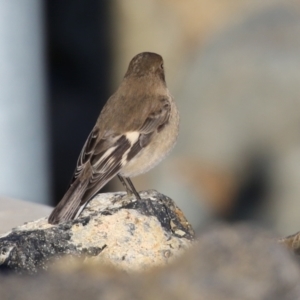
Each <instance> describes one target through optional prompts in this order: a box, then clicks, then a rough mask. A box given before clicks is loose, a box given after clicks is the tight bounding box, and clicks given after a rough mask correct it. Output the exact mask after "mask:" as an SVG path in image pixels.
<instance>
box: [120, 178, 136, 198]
mask: <svg viewBox="0 0 300 300" xmlns="http://www.w3.org/2000/svg"><path fill="white" fill-rule="evenodd" d="M118 178H119V180H120V181H121V183H122V185H123V186H124V188H125V190H126V192H127V194H128V195H132V194H133V192H132V190H131V189H130V188H129V187H128V185H127V183H126V181H125V178H123V177H122V176H121V175H119V174H118Z"/></svg>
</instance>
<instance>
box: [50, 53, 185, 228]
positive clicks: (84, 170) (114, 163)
mask: <svg viewBox="0 0 300 300" xmlns="http://www.w3.org/2000/svg"><path fill="white" fill-rule="evenodd" d="M178 131H179V112H178V109H177V107H176V104H175V101H174V98H173V96H172V95H171V94H170V91H169V89H168V88H167V85H166V80H165V72H164V61H163V58H162V56H161V55H159V54H156V53H152V52H142V53H139V54H137V55H136V56H134V57H133V58H132V60H131V61H130V63H129V66H128V69H127V71H126V73H125V76H124V78H123V79H122V81H121V83H120V85H119V87H118V89H117V90H116V92H115V93H114V94H112V96H111V97H110V98H109V99H108V100H107V102H106V104H105V105H104V107H103V108H102V110H101V112H100V115H99V117H98V119H97V121H96V124H95V126H94V128H93V129H92V131H91V133H90V134H89V136H88V138H87V140H86V142H85V144H84V146H83V148H82V150H81V153H80V155H79V158H78V160H77V165H76V168H75V171H74V174H73V177H72V180H71V183H70V185H69V188H68V190H67V191H66V193H65V195H64V196H63V198H62V199H61V201H60V202H59V203H58V205H57V206H56V207H55V208H54V210H53V211H52V213H51V214H50V216H49V218H48V222H49V223H50V224H59V223H62V222H67V221H70V220H73V219H76V218H77V217H78V216H79V215H80V213H81V212H82V210H83V209H84V208H85V206H86V205H87V203H88V202H89V201H90V200H91V199H92V198H93V197H94V196H95V195H96V194H97V193H98V192H99V190H100V189H101V188H102V187H103V186H104V185H105V184H106V183H107V182H109V181H110V180H111V179H112V178H113V177H115V176H118V178H119V180H120V181H121V183H122V184H123V185H124V187H125V189H126V191H127V194H128V195H130V196H131V195H132V194H134V195H135V197H136V199H137V200H138V201H139V200H141V198H140V196H139V193H138V192H137V191H136V189H135V187H134V185H133V183H132V182H131V179H130V178H132V177H135V176H137V175H140V174H143V173H145V172H147V171H149V170H150V169H152V168H153V167H155V166H156V165H157V164H158V163H159V162H160V161H161V160H162V159H164V158H165V156H166V155H167V154H168V153H169V152H170V151H171V150H172V148H173V147H174V145H175V143H176V140H177V136H178Z"/></svg>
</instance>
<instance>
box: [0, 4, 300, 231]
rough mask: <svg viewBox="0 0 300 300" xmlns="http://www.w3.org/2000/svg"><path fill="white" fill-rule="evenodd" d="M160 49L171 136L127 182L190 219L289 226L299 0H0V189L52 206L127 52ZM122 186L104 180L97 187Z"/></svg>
mask: <svg viewBox="0 0 300 300" xmlns="http://www.w3.org/2000/svg"><path fill="white" fill-rule="evenodd" d="M142 51H151V52H157V53H159V54H161V55H162V56H163V57H164V60H165V68H166V79H167V84H168V87H169V89H170V91H171V93H172V94H173V95H174V97H175V100H176V102H177V104H178V106H179V109H180V112H181V127H180V135H179V140H178V143H177V145H176V147H175V149H174V151H173V152H172V154H171V155H170V156H169V157H168V158H167V159H166V160H165V161H163V162H162V163H161V164H160V165H159V166H158V167H156V168H155V169H153V170H152V171H150V172H149V173H147V174H145V175H142V176H139V177H137V178H134V179H133V182H134V183H135V185H136V187H137V189H138V190H142V189H149V188H155V189H157V190H158V191H160V192H162V193H164V194H166V195H168V196H170V197H171V198H173V199H174V200H175V201H176V203H177V204H178V206H179V207H180V208H181V209H182V210H183V211H184V213H185V214H186V216H187V218H188V220H189V221H190V222H191V223H192V225H193V227H194V228H195V229H196V230H197V229H201V228H202V227H203V226H206V225H207V224H209V223H210V222H211V221H212V220H216V219H217V220H218V219H219V220H225V221H228V222H236V221H241V220H247V221H253V222H255V223H259V224H261V225H263V226H267V227H269V228H271V229H273V230H275V231H277V232H278V233H279V234H291V233H294V232H296V231H299V230H300V109H299V108H300V5H299V4H298V2H297V1H291V0H282V1H280V0H265V1H258V0H251V1H238V0H211V1H205V0H186V1H181V0H172V1H171V0H140V1H134V0H126V1H121V0H110V1H108V0H106V1H105V0H101V1H100V0H65V1H59V0H44V1H42V0H12V1H5V0H0V140H1V144H0V166H1V169H0V170H1V172H0V196H2V197H13V198H18V199H23V200H27V201H31V202H36V203H44V204H48V205H55V204H56V203H57V202H58V201H59V200H60V199H61V198H62V196H63V194H64V192H65V191H66V189H67V187H68V184H69V181H70V179H71V176H72V173H73V171H74V168H75V165H76V161H77V157H78V155H79V153H80V150H81V148H82V146H83V144H84V142H85V139H86V138H87V136H88V134H89V132H90V130H91V129H92V127H93V125H94V123H95V121H96V118H97V116H98V114H99V111H100V110H101V108H102V106H103V105H104V104H105V102H106V100H107V99H108V97H109V96H110V95H111V94H112V93H113V92H114V91H115V90H116V88H117V87H118V85H119V83H120V81H121V80H122V77H123V75H124V74H125V71H126V69H127V66H128V63H129V61H130V59H131V58H132V57H133V56H134V55H136V54H137V53H139V52H142ZM115 190H123V188H122V187H121V185H120V184H119V183H118V182H117V181H116V180H113V181H112V182H111V183H109V184H108V185H107V186H106V187H105V188H104V191H115Z"/></svg>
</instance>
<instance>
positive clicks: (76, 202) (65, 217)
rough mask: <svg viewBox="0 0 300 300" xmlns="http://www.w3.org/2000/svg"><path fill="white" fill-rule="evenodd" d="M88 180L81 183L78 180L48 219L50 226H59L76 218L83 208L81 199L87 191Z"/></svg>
mask: <svg viewBox="0 0 300 300" xmlns="http://www.w3.org/2000/svg"><path fill="white" fill-rule="evenodd" d="M87 185H88V179H87V180H84V181H80V180H79V178H77V179H76V180H75V181H74V182H73V183H72V185H71V186H70V187H69V189H68V191H67V192H66V194H65V195H64V197H63V198H62V199H61V201H60V202H59V203H58V205H57V206H56V207H55V208H54V210H53V211H52V213H51V215H50V216H49V218H48V222H49V223H50V224H58V223H61V222H65V221H69V220H72V219H74V218H75V216H76V215H77V212H78V211H79V209H80V207H81V199H82V197H83V195H84V193H85V191H86V188H87Z"/></svg>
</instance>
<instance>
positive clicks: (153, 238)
mask: <svg viewBox="0 0 300 300" xmlns="http://www.w3.org/2000/svg"><path fill="white" fill-rule="evenodd" d="M141 197H142V201H136V200H135V198H134V197H131V198H129V197H128V196H127V195H126V194H125V193H110V194H99V195H98V196H96V197H95V198H94V199H93V200H92V201H91V202H90V203H89V204H88V205H87V207H86V208H85V209H84V211H83V213H82V214H81V215H80V217H79V218H78V219H76V220H73V221H69V222H66V223H62V224H59V225H50V224H48V222H47V219H46V218H42V219H39V220H36V221H33V222H29V223H27V224H25V225H22V226H19V227H17V228H15V229H14V230H13V231H11V232H9V233H7V234H6V235H4V236H2V237H1V238H0V263H1V266H0V269H2V270H3V269H9V270H14V271H16V272H17V273H30V274H32V273H36V272H38V271H39V270H41V269H43V270H47V269H48V267H49V262H51V261H54V260H58V259H60V258H61V257H62V256H65V255H69V256H72V257H85V258H90V259H93V260H95V261H102V262H105V263H106V264H111V265H113V266H116V267H119V268H121V269H123V270H126V271H133V270H139V271H140V270H146V269H149V268H150V267H153V266H156V265H164V264H167V263H168V262H169V261H170V260H172V259H173V258H174V257H176V256H178V255H179V254H181V253H182V252H183V251H184V249H186V248H188V247H190V245H191V244H192V241H193V238H194V232H193V229H192V228H191V226H190V225H189V223H188V222H187V220H186V219H185V217H184V215H183V214H182V212H181V211H180V209H179V208H178V207H177V206H176V205H175V204H174V202H173V201H172V200H171V199H170V198H168V197H166V196H164V195H162V194H160V193H158V192H156V191H154V190H152V191H146V192H142V193H141Z"/></svg>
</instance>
